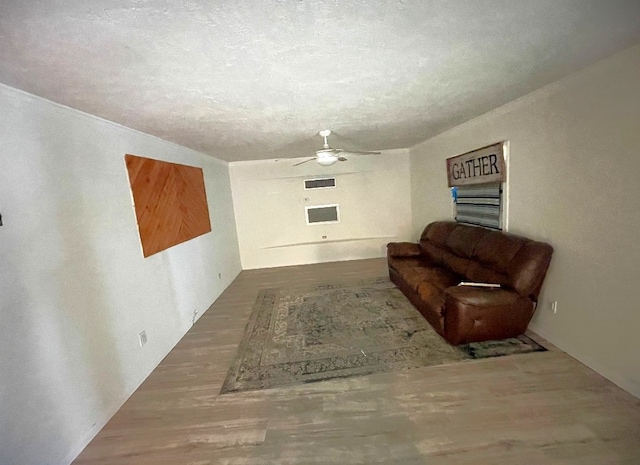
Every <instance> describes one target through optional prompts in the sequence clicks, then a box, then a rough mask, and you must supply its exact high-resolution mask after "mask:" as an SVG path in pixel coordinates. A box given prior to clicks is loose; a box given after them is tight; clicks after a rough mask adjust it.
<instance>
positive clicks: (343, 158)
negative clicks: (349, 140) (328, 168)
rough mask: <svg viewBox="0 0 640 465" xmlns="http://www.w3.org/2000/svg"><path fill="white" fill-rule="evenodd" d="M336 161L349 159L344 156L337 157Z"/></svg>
mask: <svg viewBox="0 0 640 465" xmlns="http://www.w3.org/2000/svg"><path fill="white" fill-rule="evenodd" d="M338 161H349V160H348V159H347V158H345V157H338Z"/></svg>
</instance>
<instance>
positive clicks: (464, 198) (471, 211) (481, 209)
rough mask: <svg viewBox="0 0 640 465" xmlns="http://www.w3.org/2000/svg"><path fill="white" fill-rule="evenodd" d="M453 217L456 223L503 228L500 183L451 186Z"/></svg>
mask: <svg viewBox="0 0 640 465" xmlns="http://www.w3.org/2000/svg"><path fill="white" fill-rule="evenodd" d="M452 189H453V199H454V202H455V209H456V213H455V217H456V221H457V222H458V223H466V224H473V225H476V226H484V227H485V228H490V229H498V230H501V229H502V228H503V221H502V183H493V184H479V185H474V186H459V187H453V188H452Z"/></svg>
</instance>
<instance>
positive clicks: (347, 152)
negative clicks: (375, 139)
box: [342, 150, 382, 155]
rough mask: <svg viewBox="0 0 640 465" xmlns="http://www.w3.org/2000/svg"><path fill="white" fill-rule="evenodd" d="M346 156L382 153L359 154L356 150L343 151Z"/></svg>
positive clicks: (368, 153)
mask: <svg viewBox="0 0 640 465" xmlns="http://www.w3.org/2000/svg"><path fill="white" fill-rule="evenodd" d="M342 153H344V154H345V155H380V154H381V153H382V152H358V151H355V150H343V151H342Z"/></svg>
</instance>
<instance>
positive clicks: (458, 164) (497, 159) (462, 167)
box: [447, 142, 506, 187]
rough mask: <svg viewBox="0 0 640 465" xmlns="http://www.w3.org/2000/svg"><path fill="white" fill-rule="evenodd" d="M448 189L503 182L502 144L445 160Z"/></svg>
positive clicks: (504, 173)
mask: <svg viewBox="0 0 640 465" xmlns="http://www.w3.org/2000/svg"><path fill="white" fill-rule="evenodd" d="M447 176H448V178H449V187H455V186H468V185H471V184H486V183H488V182H504V181H505V179H506V170H505V165H504V142H499V143H497V144H493V145H489V146H487V147H483V148H481V149H478V150H474V151H472V152H467V153H463V154H462V155H458V156H455V157H451V158H447Z"/></svg>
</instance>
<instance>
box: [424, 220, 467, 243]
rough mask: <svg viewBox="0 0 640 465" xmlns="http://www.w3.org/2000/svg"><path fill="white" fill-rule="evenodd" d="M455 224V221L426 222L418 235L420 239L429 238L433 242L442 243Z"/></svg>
mask: <svg viewBox="0 0 640 465" xmlns="http://www.w3.org/2000/svg"><path fill="white" fill-rule="evenodd" d="M457 226H458V225H457V224H456V223H452V222H450V221H436V222H434V223H431V224H428V225H427V226H426V227H425V228H424V231H423V232H422V235H421V236H420V241H423V240H429V241H431V242H433V243H434V244H438V245H444V244H445V242H446V241H447V237H448V236H449V234H451V231H453V230H454V229H455V228H456V227H457Z"/></svg>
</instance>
